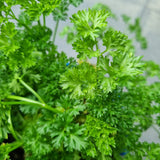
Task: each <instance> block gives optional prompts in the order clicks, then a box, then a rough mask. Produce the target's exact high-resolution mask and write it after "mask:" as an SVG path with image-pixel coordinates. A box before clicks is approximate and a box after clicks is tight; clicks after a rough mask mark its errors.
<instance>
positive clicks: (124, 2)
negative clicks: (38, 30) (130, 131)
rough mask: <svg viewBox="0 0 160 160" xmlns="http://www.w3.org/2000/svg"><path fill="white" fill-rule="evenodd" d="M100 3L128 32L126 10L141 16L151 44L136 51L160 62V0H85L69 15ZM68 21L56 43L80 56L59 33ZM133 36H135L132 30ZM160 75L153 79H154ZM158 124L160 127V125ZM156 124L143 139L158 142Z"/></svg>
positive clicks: (51, 23)
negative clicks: (108, 9) (124, 18)
mask: <svg viewBox="0 0 160 160" xmlns="http://www.w3.org/2000/svg"><path fill="white" fill-rule="evenodd" d="M97 3H102V4H106V5H107V6H108V7H109V8H110V9H111V11H112V12H113V13H114V14H115V15H116V16H117V20H109V23H108V25H110V26H112V27H113V28H115V29H116V30H120V31H122V32H125V33H128V32H127V26H126V25H125V23H124V22H123V20H122V17H121V15H123V14H125V15H127V16H129V17H130V18H131V21H132V22H134V20H135V19H136V18H137V17H139V18H140V24H141V27H142V35H143V36H144V37H146V38H147V41H148V48H147V49H146V50H141V48H140V46H139V45H138V44H137V43H136V55H143V56H144V57H143V59H144V60H153V61H155V62H156V63H158V64H160V0H84V3H82V4H81V5H80V6H79V7H78V8H74V7H70V9H69V12H68V15H69V17H70V16H71V15H72V14H73V13H76V12H77V11H78V10H82V9H87V8H91V7H93V6H94V5H96V4H97ZM13 10H14V12H15V14H16V15H18V14H19V7H18V6H15V7H14V8H13ZM46 24H47V26H48V27H49V28H51V29H52V30H54V28H55V22H54V21H53V18H52V16H48V17H47V22H46ZM66 25H69V26H70V25H72V24H71V23H70V20H69V18H68V19H66V21H64V22H60V23H59V28H58V34H57V36H56V40H55V44H57V45H58V51H64V52H65V53H66V54H67V55H68V56H71V57H76V53H75V52H74V51H73V49H72V46H71V45H70V44H67V43H66V38H62V37H60V36H59V33H60V32H61V31H62V30H63V27H64V26H66ZM129 37H132V35H131V34H129ZM156 80H157V79H156V78H154V79H151V80H150V83H152V82H153V81H156ZM153 127H156V129H158V130H159V131H160V128H158V127H157V126H153ZM153 127H151V128H150V129H148V130H147V131H146V132H145V133H144V134H143V135H142V137H141V141H148V142H157V143H160V140H159V139H158V134H157V133H156V132H155V131H154V129H153Z"/></svg>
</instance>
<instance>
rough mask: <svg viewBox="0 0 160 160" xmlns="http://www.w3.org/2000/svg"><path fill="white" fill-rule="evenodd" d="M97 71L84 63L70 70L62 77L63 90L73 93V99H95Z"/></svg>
mask: <svg viewBox="0 0 160 160" xmlns="http://www.w3.org/2000/svg"><path fill="white" fill-rule="evenodd" d="M96 76H97V75H96V70H95V68H94V67H93V66H92V65H90V64H88V63H85V62H84V63H82V64H80V65H78V66H77V67H75V68H72V69H70V70H68V71H67V72H66V73H65V74H64V75H62V76H61V80H60V82H61V83H62V85H61V86H62V87H63V89H67V91H68V92H71V97H80V98H82V97H88V98H89V97H93V96H94V94H95V93H94V90H95V89H96V85H97V82H96Z"/></svg>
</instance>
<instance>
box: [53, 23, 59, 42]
mask: <svg viewBox="0 0 160 160" xmlns="http://www.w3.org/2000/svg"><path fill="white" fill-rule="evenodd" d="M58 25H59V20H57V22H56V27H55V30H54V34H53V43H54V42H55V39H56V34H57V29H58Z"/></svg>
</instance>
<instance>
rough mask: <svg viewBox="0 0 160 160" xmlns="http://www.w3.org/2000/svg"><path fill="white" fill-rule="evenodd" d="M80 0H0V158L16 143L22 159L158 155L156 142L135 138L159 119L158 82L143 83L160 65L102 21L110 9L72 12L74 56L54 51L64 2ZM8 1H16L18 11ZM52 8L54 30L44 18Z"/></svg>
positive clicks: (85, 159)
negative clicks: (89, 60) (75, 55)
mask: <svg viewBox="0 0 160 160" xmlns="http://www.w3.org/2000/svg"><path fill="white" fill-rule="evenodd" d="M81 2H82V0H75V1H74V0H70V1H66V0H62V1H58V0H55V1H49V0H46V1H45V2H42V1H37V0H33V1H32V2H31V1H28V0H26V1H24V2H21V1H11V0H8V1H1V2H0V3H1V4H0V14H1V18H0V29H1V30H0V61H1V63H0V84H1V85H0V111H1V112H0V143H1V145H0V159H2V160H5V159H10V158H11V159H16V158H15V156H20V155H19V154H17V153H15V151H17V152H18V150H20V152H21V153H22V154H23V155H21V157H19V159H21V160H22V159H26V160H35V159H36V160H38V159H39V160H41V159H43V160H73V159H74V160H113V159H115V160H120V159H143V158H146V159H155V160H157V159H158V158H159V154H160V145H159V144H155V143H152V144H149V143H147V142H140V141H139V138H140V136H141V134H142V132H143V131H145V130H147V129H148V128H149V127H150V126H152V125H153V124H155V123H156V124H160V117H159V116H156V118H153V115H155V114H156V115H157V113H159V111H160V109H159V96H160V93H159V87H160V83H159V82H157V83H153V84H151V85H148V83H147V78H148V77H149V76H155V75H157V76H160V74H159V70H160V68H159V66H158V65H157V64H155V63H154V62H152V61H149V62H146V61H143V60H142V57H140V56H135V53H134V52H135V49H134V46H133V45H132V41H131V40H129V39H128V37H127V36H126V35H125V34H123V33H121V32H120V31H116V30H115V29H113V28H111V27H110V26H108V23H107V18H109V17H111V16H112V14H111V12H110V11H109V10H107V9H106V8H103V7H100V8H103V9H99V8H93V9H88V10H82V11H78V12H77V13H76V14H73V15H72V17H71V18H70V20H71V23H73V28H71V29H70V28H67V35H68V40H71V41H72V46H73V49H74V50H75V51H76V52H77V53H78V56H77V57H78V59H79V62H78V63H77V61H76V59H74V58H68V57H67V56H66V54H65V53H64V52H62V53H59V52H58V51H57V46H56V45H55V44H54V41H55V36H56V32H57V27H58V23H59V21H60V20H64V19H65V17H66V16H67V14H66V11H67V10H68V6H69V5H70V4H71V5H74V6H78V5H79V4H80V3H81ZM13 5H20V7H21V10H22V12H21V14H20V15H19V17H16V16H15V14H14V13H13V11H12V6H13ZM51 13H52V15H53V17H54V20H55V21H56V27H55V32H54V33H53V37H52V31H51V29H50V28H48V27H47V26H46V16H47V15H49V14H51ZM41 15H42V17H43V23H42V22H41V21H40V20H39V19H40V16H41ZM125 18H126V17H125ZM10 19H11V20H15V21H16V23H13V22H11V21H10ZM35 22H36V23H35ZM143 40H144V39H143ZM100 46H103V47H100ZM91 58H96V60H97V63H96V64H94V65H93V64H90V63H89V62H88V59H91ZM126 153H127V154H126ZM124 155H125V156H124ZM17 159H18V158H17Z"/></svg>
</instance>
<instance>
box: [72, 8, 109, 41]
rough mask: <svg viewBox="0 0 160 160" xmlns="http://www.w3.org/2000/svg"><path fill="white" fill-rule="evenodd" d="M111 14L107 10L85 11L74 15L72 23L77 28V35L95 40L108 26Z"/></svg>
mask: <svg viewBox="0 0 160 160" xmlns="http://www.w3.org/2000/svg"><path fill="white" fill-rule="evenodd" d="M108 16H109V14H108V13H107V12H106V11H105V10H98V11H96V10H91V9H89V10H88V11H87V10H83V11H78V13H77V14H73V15H72V18H71V22H72V23H74V25H75V27H76V31H77V34H78V35H79V36H80V37H81V36H82V37H83V38H90V39H91V40H93V41H94V40H95V38H97V37H98V36H99V35H100V33H101V32H102V31H103V30H104V29H105V27H106V26H107V21H106V19H107V18H108Z"/></svg>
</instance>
